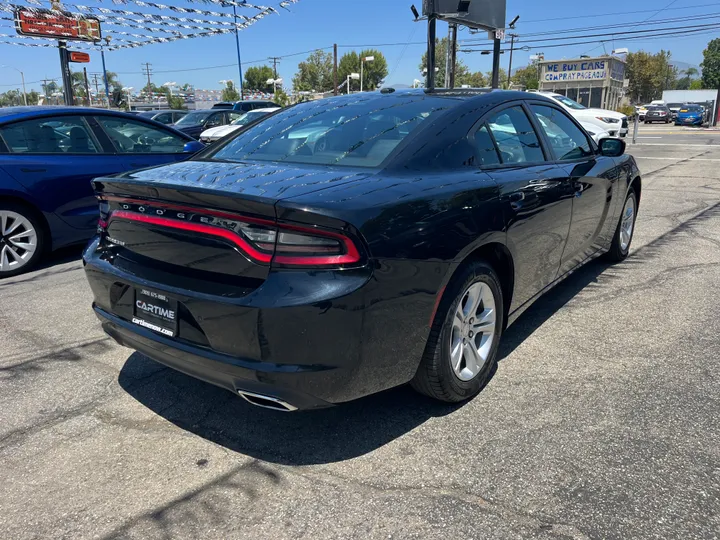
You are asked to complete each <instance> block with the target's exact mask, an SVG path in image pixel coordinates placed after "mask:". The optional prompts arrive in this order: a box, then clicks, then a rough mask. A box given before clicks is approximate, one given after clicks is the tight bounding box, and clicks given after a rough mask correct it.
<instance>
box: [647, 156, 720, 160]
mask: <svg viewBox="0 0 720 540" xmlns="http://www.w3.org/2000/svg"><path fill="white" fill-rule="evenodd" d="M634 157H635V158H636V159H668V160H675V161H682V160H688V161H720V158H693V157H691V158H684V157H653V156H634Z"/></svg>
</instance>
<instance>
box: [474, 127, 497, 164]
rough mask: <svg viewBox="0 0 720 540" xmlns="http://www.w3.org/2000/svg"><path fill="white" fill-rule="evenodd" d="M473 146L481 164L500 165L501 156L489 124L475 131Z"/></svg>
mask: <svg viewBox="0 0 720 540" xmlns="http://www.w3.org/2000/svg"><path fill="white" fill-rule="evenodd" d="M473 146H474V147H475V155H476V156H477V162H478V164H479V165H481V166H482V165H498V164H499V163H500V156H498V153H497V149H496V148H495V143H494V142H493V140H492V137H491V136H490V132H489V131H488V129H487V126H483V127H481V128H480V129H478V130H477V131H476V132H475V135H474V137H473Z"/></svg>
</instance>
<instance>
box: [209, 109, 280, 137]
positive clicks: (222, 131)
mask: <svg viewBox="0 0 720 540" xmlns="http://www.w3.org/2000/svg"><path fill="white" fill-rule="evenodd" d="M279 110H280V108H279V107H268V108H266V109H255V110H254V111H250V112H246V113H245V114H243V115H242V116H241V117H240V118H238V119H237V120H235V121H234V122H232V123H231V124H228V125H227V126H220V127H214V128H210V129H207V130H205V131H203V132H202V133H201V134H200V142H203V143H205V144H210V143H213V142H215V141H217V140H218V139H222V138H223V137H224V136H225V135H228V134H229V133H232V132H233V131H237V130H238V129H241V128H242V127H243V126H247V125H249V124H252V123H253V122H255V121H256V120H260V119H261V118H262V117H264V116H267V115H268V114H270V113H273V112H275V111H279Z"/></svg>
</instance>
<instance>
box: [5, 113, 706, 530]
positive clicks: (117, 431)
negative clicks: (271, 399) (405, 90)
mask: <svg viewBox="0 0 720 540" xmlns="http://www.w3.org/2000/svg"><path fill="white" fill-rule="evenodd" d="M666 132H667V133H666ZM648 134H649V135H648ZM640 135H642V136H645V137H660V138H647V139H643V138H640V139H638V143H641V144H638V145H634V146H631V147H630V149H629V151H630V152H631V153H632V154H634V155H635V156H636V157H637V159H638V162H639V166H640V168H641V171H642V172H643V193H642V201H641V204H640V213H639V218H638V221H637V228H636V234H635V239H634V241H633V247H632V253H631V256H630V258H629V259H628V260H627V261H626V262H624V263H622V264H619V265H617V266H607V265H605V264H603V263H601V262H595V263H592V264H590V265H588V266H587V267H585V268H584V269H583V270H581V271H579V272H577V273H576V274H574V275H573V276H572V277H571V278H569V279H568V280H567V281H566V282H564V283H563V284H562V285H560V286H559V287H557V288H556V289H555V290H553V291H552V292H551V293H550V294H548V295H546V297H545V298H543V299H542V300H541V301H539V302H538V303H537V304H536V305H535V306H534V307H533V308H532V309H531V310H530V311H528V312H527V313H526V314H525V315H524V316H523V317H522V318H521V319H520V320H518V322H517V323H516V324H515V325H514V326H513V327H511V328H510V329H508V331H507V333H506V334H505V337H504V344H503V347H502V350H501V358H502V360H501V362H500V364H499V368H498V370H497V372H496V374H495V376H494V377H493V379H492V380H491V381H490V383H489V385H488V386H487V388H486V389H485V391H484V392H483V393H482V394H481V395H480V396H478V397H477V398H475V399H474V400H472V401H471V402H469V403H465V404H463V405H460V406H446V405H441V404H436V403H433V402H431V401H429V400H427V399H425V398H422V397H420V396H417V395H415V394H414V393H413V392H412V391H411V390H409V389H407V388H400V389H396V390H392V391H389V392H385V393H383V394H380V395H377V396H372V397H369V398H366V399H362V400H359V401H357V402H353V403H350V404H347V405H344V406H340V407H336V408H333V409H327V410H323V411H316V412H303V413H296V414H283V413H277V412H273V411H265V410H262V409H258V408H253V407H251V406H250V405H248V404H246V403H245V402H243V401H242V400H241V399H239V398H237V397H235V396H233V395H232V394H230V393H229V392H226V391H224V390H221V389H218V388H215V387H212V386H210V385H207V384H205V383H202V382H199V381H196V380H194V379H192V378H189V377H187V376H185V375H182V374H180V373H176V372H174V371H172V370H170V369H167V368H164V367H162V366H160V365H158V364H155V363H153V362H152V361H150V360H148V359H146V358H144V357H142V356H140V355H138V354H136V353H133V352H132V351H131V350H128V349H124V348H121V347H119V346H117V345H115V344H114V343H113V342H112V341H111V340H109V339H108V338H106V337H105V336H104V334H103V333H102V332H101V331H100V328H99V325H98V324H97V322H96V319H95V317H94V315H93V314H92V312H91V309H90V302H91V297H90V291H89V288H88V286H87V285H86V282H85V278H84V275H83V272H82V270H81V264H80V263H79V262H78V261H77V260H76V257H77V256H78V255H79V250H70V251H66V252H63V253H62V254H60V255H59V256H56V257H55V258H54V259H53V261H51V262H50V263H49V264H47V265H46V266H45V267H44V268H42V269H40V270H38V271H36V272H33V273H31V274H28V275H25V276H22V277H17V278H10V279H7V280H4V281H2V282H0V461H2V463H3V467H2V468H1V469H0V485H2V490H0V508H2V512H0V531H2V532H0V537H2V538H12V539H25V538H28V539H29V538H73V539H74V538H144V539H145V538H150V539H154V538H205V539H210V538H258V539H265V538H268V539H297V538H308V539H336V538H358V539H360V538H362V539H367V538H457V539H461V538H462V539H470V538H475V539H481V538H482V539H484V538H576V539H581V538H623V539H625V538H682V539H691V538H717V537H718V535H719V534H720V533H719V532H718V531H720V399H719V398H718V388H719V384H720V366H718V360H720V338H719V337H718V335H720V292H719V291H720V288H719V287H718V283H719V282H720V132H708V131H701V130H695V131H691V130H688V129H686V128H672V126H670V127H666V126H641V133H640Z"/></svg>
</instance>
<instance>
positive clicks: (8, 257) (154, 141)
mask: <svg viewBox="0 0 720 540" xmlns="http://www.w3.org/2000/svg"><path fill="white" fill-rule="evenodd" d="M202 147H203V146H202V144H201V143H199V142H198V141H194V140H192V138H190V137H188V136H187V135H185V134H183V133H180V132H178V131H176V130H174V129H171V128H168V127H165V126H162V125H161V124H158V123H156V122H152V121H149V120H146V119H144V118H140V117H138V116H131V115H128V114H125V113H123V112H114V111H109V110H105V109H91V108H81V107H50V106H43V107H9V108H1V109H0V278H3V277H7V276H11V275H15V274H19V273H22V272H25V271H27V270H30V269H31V268H32V267H33V265H35V264H36V263H37V262H38V261H39V260H40V259H41V258H42V256H43V255H44V254H45V253H47V252H49V251H51V250H54V249H58V248H60V247H63V246H67V245H70V244H76V243H80V242H85V241H87V239H88V238H90V237H91V236H92V235H93V234H94V233H95V231H96V229H97V221H98V210H97V200H96V199H95V196H94V194H93V190H92V187H91V184H90V181H91V180H92V179H93V178H96V177H98V176H109V175H113V174H116V173H120V172H124V171H128V170H130V169H138V168H142V167H151V166H154V165H162V164H165V163H171V162H175V161H180V160H183V159H186V158H188V157H189V156H190V155H192V154H193V153H195V152H197V151H198V150H199V149H200V148H202Z"/></svg>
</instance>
